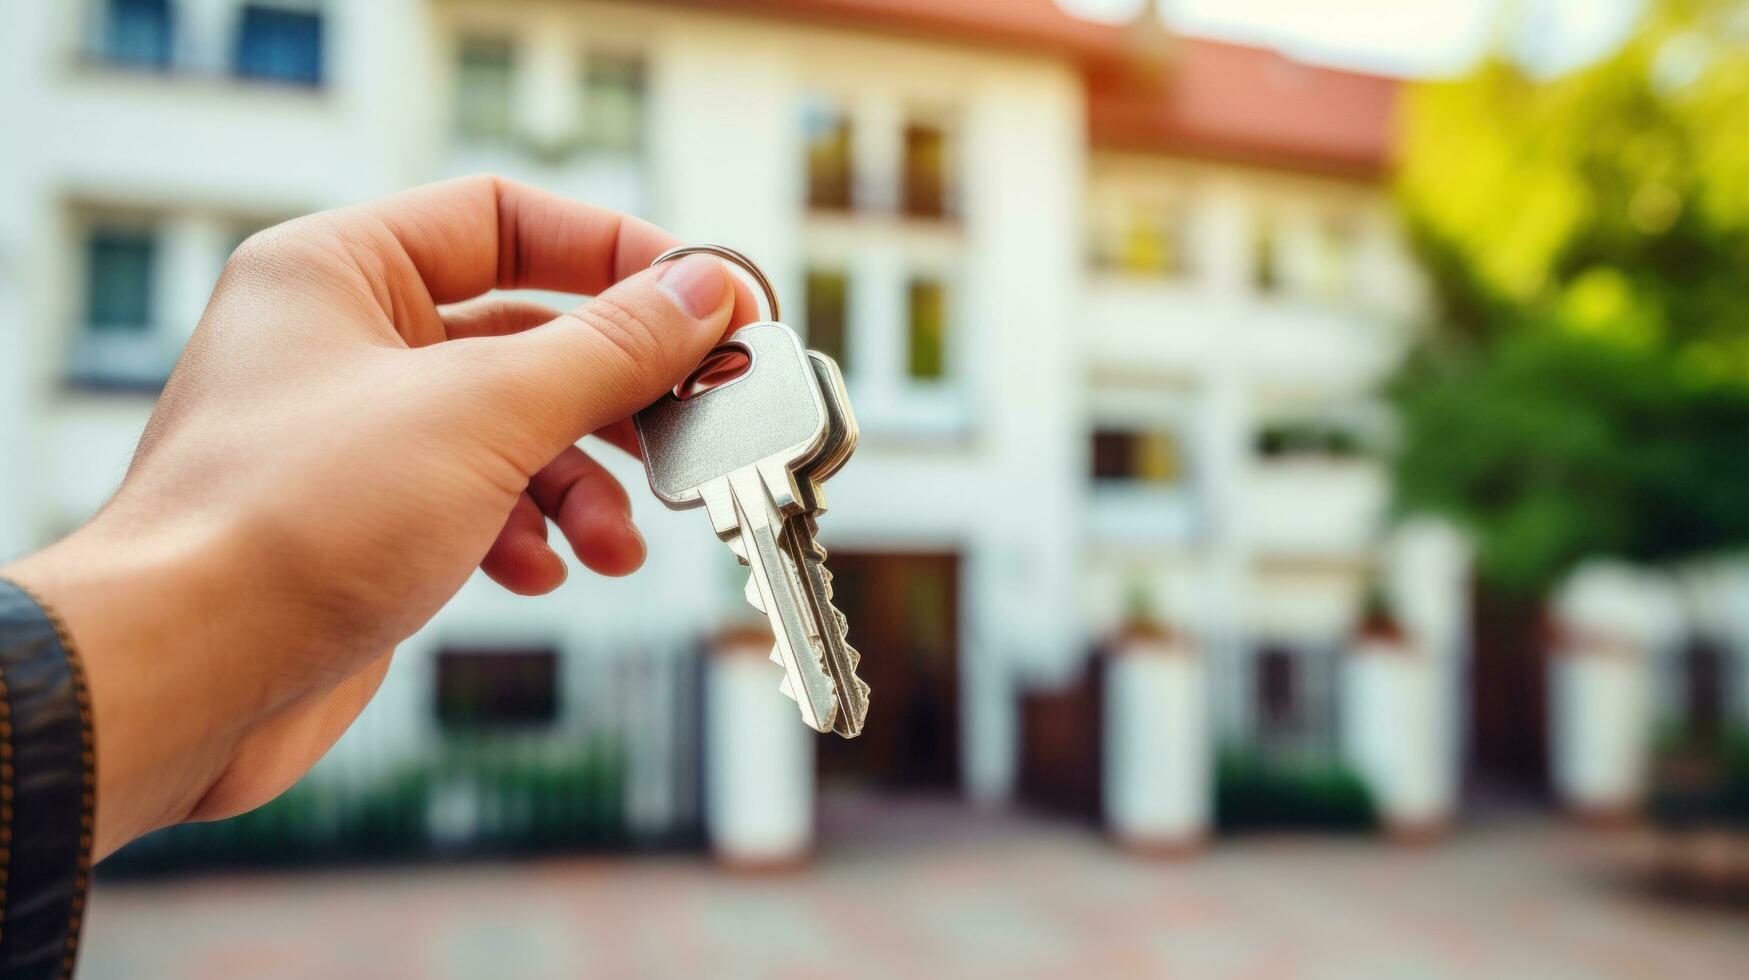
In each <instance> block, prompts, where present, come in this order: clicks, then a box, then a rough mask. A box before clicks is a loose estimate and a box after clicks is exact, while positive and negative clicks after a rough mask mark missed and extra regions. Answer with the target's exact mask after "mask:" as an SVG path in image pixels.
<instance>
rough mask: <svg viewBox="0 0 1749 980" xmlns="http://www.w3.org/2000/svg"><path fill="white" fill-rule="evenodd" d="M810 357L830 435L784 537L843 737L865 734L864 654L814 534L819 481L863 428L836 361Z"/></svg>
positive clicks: (846, 455)
mask: <svg viewBox="0 0 1749 980" xmlns="http://www.w3.org/2000/svg"><path fill="white" fill-rule="evenodd" d="M808 361H809V362H810V364H811V365H812V367H813V369H814V375H815V378H816V379H817V380H818V381H819V384H820V393H821V395H822V396H823V398H824V400H825V403H826V412H827V416H828V425H827V432H826V440H825V442H824V443H823V444H822V445H821V447H820V450H819V452H818V453H816V454H815V456H814V457H813V458H812V459H811V460H809V461H808V462H807V464H806V465H805V466H804V467H803V468H802V470H801V471H800V472H798V473H797V478H798V479H797V484H798V486H799V488H800V490H801V492H802V505H803V510H802V513H801V514H799V515H797V516H795V517H792V518H790V519H789V520H788V521H787V522H786V524H785V526H784V538H783V541H784V544H785V545H786V546H787V548H788V550H789V552H790V554H791V555H792V556H793V557H794V560H795V563H796V565H797V567H798V568H800V570H801V578H802V585H803V587H804V588H805V590H806V594H807V600H808V604H809V605H810V606H811V607H812V609H813V613H814V617H815V619H817V620H818V621H819V623H820V639H821V642H822V645H823V647H824V653H825V661H826V668H827V671H828V672H829V673H830V674H831V675H832V680H833V683H834V685H835V686H836V688H837V691H838V716H837V719H836V720H835V721H834V723H833V725H832V730H833V731H835V732H837V733H838V734H839V735H841V736H843V737H844V738H855V737H856V736H857V735H859V734H861V732H862V724H863V721H864V719H866V718H867V717H868V695H869V687H868V684H867V683H865V682H864V681H863V680H862V678H860V677H858V676H856V667H857V664H858V663H860V662H861V660H862V656H861V655H860V654H858V653H857V652H856V648H855V647H852V646H851V645H850V641H849V637H848V632H849V629H850V624H849V621H848V620H846V619H845V617H844V614H843V613H842V612H840V611H839V610H838V607H837V606H835V605H833V604H832V573H831V572H829V571H827V569H826V549H825V548H824V547H822V546H821V545H820V543H819V542H818V541H817V540H816V538H815V535H817V534H818V533H819V523H818V520H817V519H818V517H819V515H820V514H821V513H822V512H824V511H825V509H826V498H825V494H824V491H823V490H822V489H821V484H822V483H824V482H825V481H826V480H827V479H828V478H829V477H831V476H832V474H834V473H836V472H838V470H839V469H840V468H842V467H843V466H844V464H845V462H847V461H848V460H849V459H850V455H851V453H852V452H854V451H855V450H856V444H857V441H858V439H859V438H860V433H859V431H858V429H857V426H856V416H855V415H854V414H853V413H852V412H851V409H850V395H849V393H848V392H847V391H846V390H845V387H844V376H843V374H841V373H840V372H839V370H838V364H837V362H835V361H833V360H832V359H831V358H829V357H827V356H826V355H824V354H821V353H820V352H819V351H809V352H808Z"/></svg>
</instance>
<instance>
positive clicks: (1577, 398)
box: [1394, 0, 1749, 595]
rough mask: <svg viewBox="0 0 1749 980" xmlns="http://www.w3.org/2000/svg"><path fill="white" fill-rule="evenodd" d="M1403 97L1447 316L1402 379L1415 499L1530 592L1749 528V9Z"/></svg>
mask: <svg viewBox="0 0 1749 980" xmlns="http://www.w3.org/2000/svg"><path fill="white" fill-rule="evenodd" d="M1406 109H1407V112H1406V123H1405V130H1404V141H1403V158H1402V167H1401V170H1400V176H1399V185H1398V194H1399V199H1400V202H1401V205H1402V209H1403V212H1404V214H1405V216H1406V218H1407V224H1408V227H1409V229H1410V234H1411V238H1412V240H1413V242H1414V244H1415V246H1416V249H1417V251H1418V252H1419V254H1420V256H1421V257H1422V259H1423V262H1424V265H1425V267H1426V268H1427V269H1428V270H1429V275H1430V278H1431V280H1432V285H1433V288H1434V292H1435V296H1436V298H1437V301H1438V304H1437V309H1438V321H1437V323H1436V324H1435V325H1434V329H1433V330H1432V331H1430V333H1429V335H1428V339H1427V343H1426V344H1425V345H1424V349H1423V350H1422V351H1421V352H1420V353H1419V354H1418V355H1417V356H1416V357H1414V358H1412V359H1411V361H1410V364H1409V366H1408V367H1407V368H1406V369H1405V370H1404V371H1403V372H1402V374H1401V376H1400V377H1399V378H1398V380H1397V383H1396V384H1395V386H1394V393H1395V397H1396V400H1397V403H1398V406H1399V409H1400V413H1401V418H1402V422H1403V440H1402V441H1403V447H1404V448H1403V450H1402V452H1401V453H1400V454H1399V455H1398V459H1397V478H1398V480H1397V485H1398V495H1399V505H1400V507H1402V508H1403V509H1405V510H1431V511H1435V512H1440V513H1444V514H1447V515H1449V516H1451V517H1453V518H1455V519H1457V520H1458V521H1459V522H1460V523H1462V524H1464V525H1465V526H1467V527H1468V528H1470V529H1471V530H1472V532H1473V533H1474V534H1475V536H1476V539H1477V543H1478V549H1479V556H1478V557H1479V566H1480V572H1481V575H1482V577H1483V579H1484V581H1485V582H1486V583H1488V584H1491V585H1493V586H1495V587H1498V588H1502V589H1505V590H1508V591H1511V592H1516V593H1519V594H1521V595H1536V594H1541V593H1544V592H1546V591H1547V590H1548V589H1549V588H1550V587H1551V586H1552V585H1553V584H1554V583H1555V582H1556V581H1558V579H1559V578H1560V577H1561V576H1562V575H1563V574H1565V573H1566V572H1567V571H1568V570H1569V569H1571V568H1572V567H1573V565H1574V564H1576V563H1577V562H1579V561H1581V560H1584V559H1585V558H1587V557H1592V556H1600V555H1611V556H1617V557H1622V558H1627V559H1630V560H1636V561H1644V562H1652V563H1673V562H1677V561H1681V560H1683V559H1686V558H1689V557H1693V556H1695V555H1698V554H1700V553H1703V552H1707V551H1712V550H1723V549H1726V548H1731V547H1735V546H1741V545H1743V544H1745V543H1749V10H1746V9H1745V7H1744V6H1743V5H1741V4H1729V5H1727V4H1724V3H1719V2H1704V0H1678V2H1669V3H1664V4H1659V5H1657V6H1655V7H1653V8H1652V9H1651V10H1649V11H1648V13H1647V14H1646V17H1645V19H1644V21H1643V23H1642V24H1641V25H1640V26H1639V28H1638V29H1637V30H1636V31H1635V33H1634V34H1633V36H1632V37H1630V38H1629V39H1628V40H1627V41H1626V42H1625V43H1624V44H1623V45H1622V47H1621V48H1620V49H1619V50H1618V51H1616V52H1615V53H1614V54H1612V55H1611V56H1609V57H1607V58H1605V59H1604V60H1602V61H1600V62H1598V63H1596V64H1594V65H1591V66H1589V67H1587V68H1585V69H1583V70H1580V71H1576V72H1573V73H1570V74H1568V75H1565V76H1561V77H1557V78H1552V79H1538V78H1535V77H1533V76H1531V75H1530V74H1528V73H1527V72H1525V71H1524V70H1522V69H1521V68H1519V67H1518V66H1515V65H1514V64H1512V63H1510V62H1509V61H1507V60H1504V59H1500V58H1496V59H1492V60H1490V61H1488V62H1486V63H1484V64H1483V65H1481V66H1480V67H1479V68H1478V69H1477V70H1476V71H1474V72H1473V73H1471V74H1470V75H1469V76H1467V77H1465V78H1462V79H1458V80H1455V81H1450V82H1439V83H1432V84H1424V85H1419V86H1416V87H1415V88H1414V89H1412V90H1411V92H1410V93H1409V96H1408V99H1407V107H1406Z"/></svg>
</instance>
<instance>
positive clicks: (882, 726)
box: [819, 551, 960, 789]
mask: <svg viewBox="0 0 1749 980" xmlns="http://www.w3.org/2000/svg"><path fill="white" fill-rule="evenodd" d="M827 566H828V567H829V568H830V569H831V570H832V589H833V593H834V595H835V602H836V604H837V606H838V608H839V609H841V610H843V611H844V614H845V615H846V616H847V617H849V619H850V643H851V645H852V646H854V647H856V649H857V650H858V651H859V652H861V654H862V664H861V666H860V667H858V668H857V673H858V674H859V675H860V676H861V677H862V679H863V680H865V681H867V682H868V684H869V687H870V688H872V693H871V694H870V695H869V709H868V721H867V723H866V724H865V725H864V726H863V730H862V734H861V735H860V736H858V737H857V738H854V739H849V740H846V739H841V738H838V737H836V736H831V737H827V738H823V739H821V740H820V743H819V745H820V753H819V760H820V776H821V780H822V781H823V782H826V783H837V782H862V783H868V784H874V785H878V786H882V787H892V788H907V789H908V788H923V787H944V788H954V787H957V786H958V785H959V774H960V767H959V741H960V740H959V731H960V726H959V700H960V698H959V571H960V560H959V555H957V554H872V553H853V552H841V551H833V552H832V557H831V559H830V560H829V561H828V563H827Z"/></svg>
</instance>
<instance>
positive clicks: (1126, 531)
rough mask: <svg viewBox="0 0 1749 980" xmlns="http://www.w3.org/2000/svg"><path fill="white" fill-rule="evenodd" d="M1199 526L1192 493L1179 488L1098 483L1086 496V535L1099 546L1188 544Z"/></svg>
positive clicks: (1128, 483) (1139, 484)
mask: <svg viewBox="0 0 1749 980" xmlns="http://www.w3.org/2000/svg"><path fill="white" fill-rule="evenodd" d="M1200 524H1201V513H1200V508H1199V507H1198V505H1197V498H1196V493H1195V492H1194V491H1193V490H1192V489H1191V488H1190V487H1188V486H1186V485H1183V484H1172V485H1166V486H1160V485H1155V484H1148V483H1142V482H1126V481H1118V480H1111V481H1099V482H1097V483H1095V484H1094V486H1093V489H1092V491H1091V493H1090V494H1089V507H1088V511H1087V531H1088V534H1089V536H1090V537H1091V538H1093V539H1094V540H1096V541H1098V542H1100V543H1103V544H1111V545H1119V546H1141V547H1146V548H1158V547H1162V546H1173V545H1183V544H1188V543H1190V542H1191V541H1192V540H1193V539H1194V538H1195V536H1196V534H1197V530H1198V528H1199V527H1200Z"/></svg>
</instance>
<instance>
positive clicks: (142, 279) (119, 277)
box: [85, 229, 158, 334]
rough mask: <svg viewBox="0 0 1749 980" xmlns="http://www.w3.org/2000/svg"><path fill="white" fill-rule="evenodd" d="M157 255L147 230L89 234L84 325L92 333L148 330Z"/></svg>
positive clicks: (102, 230) (156, 249)
mask: <svg viewBox="0 0 1749 980" xmlns="http://www.w3.org/2000/svg"><path fill="white" fill-rule="evenodd" d="M157 254H158V245H157V242H156V241H155V240H154V238H153V236H152V234H151V232H150V231H148V230H134V229H100V230H97V231H94V232H92V233H91V237H90V239H89V240H88V241H87V244H86V260H87V261H86V279H85V324H86V326H87V327H88V328H89V329H90V330H91V331H92V332H94V333H109V334H120V333H145V332H146V331H147V330H149V329H150V327H151V324H152V278H153V276H154V274H155V271H156V266H157Z"/></svg>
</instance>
